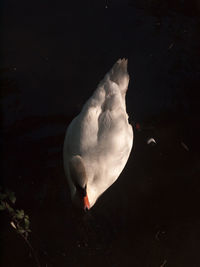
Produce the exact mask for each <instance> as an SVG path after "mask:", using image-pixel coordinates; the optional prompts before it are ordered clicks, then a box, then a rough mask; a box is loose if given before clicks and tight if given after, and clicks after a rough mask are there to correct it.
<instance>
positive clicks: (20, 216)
mask: <svg viewBox="0 0 200 267" xmlns="http://www.w3.org/2000/svg"><path fill="white" fill-rule="evenodd" d="M15 216H16V218H17V219H19V220H21V219H23V218H24V211H23V210H16V214H15Z"/></svg>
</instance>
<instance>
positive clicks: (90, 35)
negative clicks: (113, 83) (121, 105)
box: [0, 0, 200, 267]
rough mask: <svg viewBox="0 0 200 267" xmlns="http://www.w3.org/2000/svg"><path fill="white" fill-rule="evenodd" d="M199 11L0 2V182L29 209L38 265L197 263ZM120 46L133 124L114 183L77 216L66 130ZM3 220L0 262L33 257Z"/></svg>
mask: <svg viewBox="0 0 200 267" xmlns="http://www.w3.org/2000/svg"><path fill="white" fill-rule="evenodd" d="M199 14H200V3H199V1H198V0H196V1H189V0H188V1H181V0H176V1H164V0H162V1H157V0H141V1H133V0H130V1H122V0H118V1H71V2H69V1H61V0H60V1H56V2H50V1H38V0H35V1H24V0H22V1H15V0H13V1H10V0H8V1H2V2H1V14H0V15H1V27H0V38H1V42H0V55H1V62H0V75H1V76H0V89H1V95H0V107H1V137H0V142H1V147H2V155H3V157H2V160H1V163H2V164H1V166H2V184H3V186H5V187H7V188H9V189H11V190H12V191H14V192H15V193H16V197H17V202H16V206H17V207H18V208H20V209H24V210H25V212H26V213H27V214H29V216H30V221H31V230H32V233H31V234H30V242H31V244H32V246H33V247H34V249H35V251H36V253H37V255H38V258H39V260H40V262H41V266H45V267H46V266H48V267H49V266H60V267H61V266H70V267H73V266H102V265H103V266H113V267H117V266H120V267H121V266H134V267H145V266H148V267H151V266H152V267H153V266H158V267H160V266H162V267H164V266H166V267H167V266H175V267H179V266H181V267H184V266H187V267H188V266H190V267H198V266H199V248H200V215H199V203H200V197H199V193H200V181H199V179H200V175H199V172H200V156H199V148H200V142H199V134H200V127H199V122H200V121H199V85H200V63H199V53H200V34H199V33H200V18H199ZM121 57H126V58H128V60H129V63H128V70H129V74H130V85H129V89H128V93H127V111H128V113H129V117H130V122H131V123H132V124H133V126H135V124H136V123H139V124H140V125H141V131H137V130H136V129H135V139H134V147H133V150H132V153H131V156H130V159H129V161H128V163H127V165H126V168H125V169H124V171H123V172H122V174H121V175H120V177H119V179H118V180H117V182H116V183H115V184H113V185H112V186H111V187H110V188H109V189H108V190H107V191H106V192H105V193H104V194H103V195H102V196H101V197H100V199H99V200H98V202H97V203H96V204H95V206H94V207H93V208H92V209H91V211H90V212H89V213H87V214H85V215H80V214H79V213H77V212H76V211H75V210H74V208H73V207H72V204H71V200H70V196H69V189H68V185H67V182H66V178H65V176H64V171H63V163H62V146H63V140H64V135H65V131H66V128H67V125H68V124H69V123H70V121H71V120H72V119H73V117H74V116H75V115H77V114H78V112H80V110H81V107H82V105H83V104H84V102H85V101H86V100H87V99H88V97H89V96H90V95H91V94H92V92H93V91H94V89H95V88H96V86H97V84H98V83H99V81H100V80H101V79H102V78H103V76H104V75H105V73H106V72H107V71H108V70H109V69H110V68H111V66H112V65H113V64H114V62H115V61H116V60H117V59H118V58H121ZM150 137H153V138H154V139H155V140H156V142H157V145H155V146H151V145H150V146H149V145H147V143H146V142H147V139H148V138H150ZM184 144H185V145H186V146H187V148H188V149H187V148H186V147H185V146H184ZM1 221H2V222H3V223H2V226H1V234H0V241H1V244H0V246H1V255H0V257H1V258H0V261H1V266H2V267H4V266H5V267H7V266H9V267H10V266H36V265H35V262H34V259H33V258H32V257H31V256H30V255H29V250H28V248H27V246H26V244H25V243H24V241H23V240H22V239H21V238H20V236H18V235H17V234H16V233H15V232H14V229H12V227H11V226H10V224H9V217H8V216H7V215H6V214H4V213H3V212H2V213H1Z"/></svg>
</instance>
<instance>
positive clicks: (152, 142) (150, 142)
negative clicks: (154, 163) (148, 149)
mask: <svg viewBox="0 0 200 267" xmlns="http://www.w3.org/2000/svg"><path fill="white" fill-rule="evenodd" d="M150 144H155V145H156V144H157V143H156V140H155V139H154V138H152V137H151V138H149V139H147V145H150Z"/></svg>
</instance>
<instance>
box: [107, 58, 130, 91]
mask: <svg viewBox="0 0 200 267" xmlns="http://www.w3.org/2000/svg"><path fill="white" fill-rule="evenodd" d="M127 64H128V59H125V58H123V59H119V60H118V61H117V62H116V63H115V64H114V66H113V67H112V69H111V70H110V72H109V75H110V80H111V81H113V82H115V83H116V84H118V86H119V88H120V91H121V93H122V94H125V93H126V91H127V88H128V83H129V75H128V72H127Z"/></svg>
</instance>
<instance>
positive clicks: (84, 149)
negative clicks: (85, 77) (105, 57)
mask: <svg viewBox="0 0 200 267" xmlns="http://www.w3.org/2000/svg"><path fill="white" fill-rule="evenodd" d="M127 61H128V60H127V59H119V60H118V61H117V62H116V63H115V64H114V66H113V67H112V68H111V70H110V71H109V72H108V73H107V74H106V75H105V77H104V79H103V80H102V81H101V82H100V83H99V85H98V86H97V89H96V90H95V91H94V93H93V95H92V96H91V97H90V98H89V100H88V101H87V102H86V103H85V105H84V106H83V108H82V111H81V112H80V114H79V115H78V116H77V117H75V118H74V119H73V120H72V122H71V123H70V125H69V126H68V128H67V131H66V135H65V140H64V147H63V162H64V170H65V174H66V176H67V180H68V183H69V187H70V192H71V198H72V201H73V202H74V203H75V204H76V205H77V206H78V207H80V208H81V209H84V210H89V209H90V208H91V207H92V206H93V205H94V204H95V202H96V201H97V199H98V198H99V196H100V195H101V194H102V193H103V192H105V191H106V190H107V189H108V188H109V187H110V186H111V185H112V184H113V183H114V182H115V181H116V180H117V178H118V177H119V175H120V173H121V172H122V170H123V168H124V166H125V164H126V162H127V160H128V157H129V155H130V152H131V149H132V146H133V136H134V134H133V129H132V126H131V125H130V124H129V122H128V114H127V113H126V103H125V97H126V91H127V88H128V83H129V75H128V72H127Z"/></svg>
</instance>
